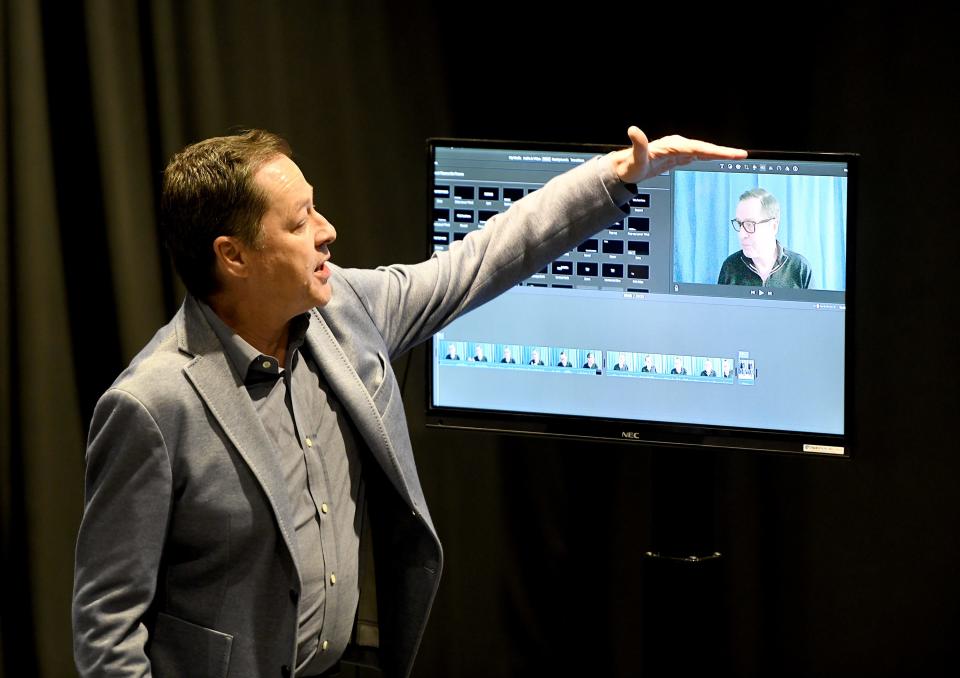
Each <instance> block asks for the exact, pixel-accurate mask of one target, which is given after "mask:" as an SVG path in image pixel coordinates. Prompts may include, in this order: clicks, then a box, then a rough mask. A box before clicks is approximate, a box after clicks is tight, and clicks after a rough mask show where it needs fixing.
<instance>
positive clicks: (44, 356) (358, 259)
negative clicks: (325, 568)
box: [0, 0, 960, 677]
mask: <svg viewBox="0 0 960 678" xmlns="http://www.w3.org/2000/svg"><path fill="white" fill-rule="evenodd" d="M451 4H452V3H439V2H437V3H431V2H426V1H422V2H407V3H390V2H387V1H386V0H381V1H380V2H346V1H343V2H306V1H303V2H283V3H276V2H269V1H268V0H244V1H237V2H226V1H222V2H213V1H212V0H199V1H194V2H173V1H171V0H166V1H164V0H153V1H144V2H122V1H121V2H110V1H106V0H105V1H94V0H88V1H87V2H69V3H60V2H40V1H39V0H0V129H2V135H0V139H2V142H0V143H2V146H0V529H2V532H0V538H2V544H0V545H2V580H0V581H2V590H0V604H2V607H0V615H2V617H0V667H2V669H3V670H2V671H0V673H2V675H10V676H20V675H36V676H44V677H46V676H70V675H73V668H72V658H71V651H70V645H71V639H70V621H69V606H70V593H71V583H72V582H71V577H72V560H73V544H74V539H75V534H76V529H77V525H78V522H79V517H80V511H81V502H82V474H83V447H84V438H85V433H86V427H87V424H88V422H89V418H90V414H91V412H92V409H93V405H94V403H95V402H96V399H97V397H98V396H99V394H100V393H101V392H102V391H103V390H104V389H105V388H106V387H107V386H108V385H109V383H110V382H111V381H112V380H113V378H114V377H115V376H116V375H117V374H118V373H119V371H120V370H121V369H122V367H123V365H124V364H125V363H126V362H127V361H128V360H129V359H130V358H131V357H132V355H133V354H134V353H135V352H136V351H137V350H138V348H139V347H140V346H142V345H143V344H144V343H145V342H146V341H147V340H148V339H149V337H150V336H151V334H152V333H153V332H154V331H155V330H156V329H157V327H159V326H160V325H161V324H163V323H164V322H165V321H166V319H167V318H169V317H170V316H171V315H172V314H173V312H174V311H175V309H176V307H177V305H178V303H179V300H180V298H181V296H182V288H181V287H180V286H179V283H178V282H177V281H176V280H175V276H174V275H173V274H172V272H171V269H170V266H169V264H168V262H167V259H166V257H165V255H164V254H163V252H162V250H161V248H160V246H159V244H158V242H157V237H156V230H155V216H156V202H157V186H158V181H159V177H160V172H161V171H162V168H163V165H164V164H165V161H166V159H167V158H168V157H169V156H170V155H171V154H172V153H173V152H174V151H176V150H177V149H179V148H181V147H182V146H183V145H185V144H187V143H189V142H192V141H195V140H198V139H200V138H204V137H207V136H212V135H217V134H223V133H227V132H229V131H230V130H231V129H234V128H238V127H251V126H260V127H266V128H268V129H271V130H274V131H277V132H279V133H281V134H283V135H285V136H286V137H287V138H289V139H290V141H291V143H292V144H293V147H294V149H295V151H296V152H297V160H298V162H299V163H300V165H301V167H302V168H303V169H304V173H305V175H306V176H307V177H308V178H309V179H310V180H311V182H312V183H313V184H314V185H315V186H316V188H317V194H316V196H317V203H318V205H319V206H320V207H321V210H322V211H323V212H324V213H325V214H326V215H327V216H328V218H330V219H331V221H333V223H334V224H336V225H337V227H338V232H339V240H338V242H337V243H336V245H335V246H334V255H335V257H336V259H337V261H339V263H340V264H342V265H349V266H370V265H375V264H378V263H388V262H392V261H414V260H416V259H418V258H420V257H422V256H423V255H424V253H425V252H426V236H425V229H424V228H422V227H421V224H422V223H423V220H424V218H425V215H424V203H423V200H422V198H421V196H422V195H423V190H424V185H425V177H424V163H423V145H424V144H423V140H424V138H425V137H427V136H430V135H450V134H453V135H459V136H474V137H499V138H530V139H563V140H577V141H601V142H618V141H621V140H622V139H623V138H624V130H625V129H626V126H627V125H628V124H630V123H637V124H640V125H641V126H642V127H643V128H644V129H645V130H646V131H647V132H648V133H649V134H650V135H651V136H659V135H661V134H666V133H670V132H674V131H677V132H682V133H684V134H687V135H690V136H702V137H706V138H710V139H716V140H720V141H723V142H726V143H730V144H736V145H742V146H746V147H753V148H783V149H788V150H849V151H856V152H860V153H862V154H863V167H862V169H863V171H862V179H861V182H860V189H861V195H860V201H859V219H858V222H857V224H856V238H857V240H858V243H859V244H858V252H857V254H858V259H857V266H856V270H855V271H854V272H853V276H854V280H853V281H851V282H852V284H853V285H855V286H856V287H855V289H856V295H857V297H856V298H857V301H858V307H857V309H856V315H855V316H854V334H855V336H854V341H855V342H856V346H857V371H856V377H855V380H854V383H853V384H851V387H852V388H853V389H854V391H855V393H856V394H857V421H856V422H855V423H854V426H855V433H856V437H857V440H858V445H857V448H856V450H855V457H854V459H852V460H850V461H839V460H819V459H790V458H781V457H771V456H756V455H748V454H733V453H727V454H722V455H720V456H712V455H709V454H704V453H698V454H693V453H678V452H667V451H658V450H651V449H646V448H638V447H630V446H615V447H603V446H599V445H598V446H584V445H582V444H571V443H543V442H536V441H530V440H527V439H506V438H497V437H493V436H479V437H468V436H465V435H462V434H455V433H449V432H436V431H429V432H428V431H426V430H425V429H424V427H423V414H422V401H423V396H422V391H423V377H422V374H423V356H422V352H414V353H413V354H412V356H410V357H409V358H403V359H401V360H400V361H399V363H398V365H397V367H398V370H399V371H400V373H401V374H404V373H405V374H407V375H408V379H407V382H406V387H405V397H406V403H407V412H408V417H409V419H410V425H411V431H412V432H413V438H414V445H415V448H416V449H417V451H418V463H419V466H420V471H421V476H422V479H423V483H424V488H425V491H426V495H427V499H428V501H429V502H430V505H431V508H432V513H433V515H434V518H435V522H436V524H437V527H438V529H439V531H440V534H441V538H442V540H443V542H444V547H445V553H446V557H447V567H446V570H445V573H444V578H443V581H442V584H441V590H440V594H439V596H438V599H437V601H436V605H435V608H434V613H433V617H432V619H431V623H430V626H429V627H428V632H427V636H426V637H425V639H424V643H423V646H422V648H421V652H420V656H419V659H418V662H417V665H416V667H415V675H417V676H423V677H427V676H431V677H432V676H491V675H503V676H522V675H539V674H540V673H547V674H551V675H597V676H601V675H617V676H634V675H641V674H643V675H662V674H664V673H667V672H670V673H674V672H677V671H682V670H683V668H684V667H689V666H691V665H697V666H700V667H704V668H709V667H712V668H713V670H715V671H720V672H728V673H733V674H737V675H798V676H800V675H812V674H815V675H901V674H904V673H910V674H916V675H942V674H948V673H952V672H951V670H950V667H951V666H954V665H956V663H957V660H958V650H957V649H956V648H957V644H956V638H957V635H958V631H960V583H958V578H957V576H956V569H957V568H956V563H957V562H958V557H960V543H958V542H960V537H958V532H960V530H958V528H960V520H958V518H960V502H958V495H960V492H958V477H960V455H958V451H960V444H958V443H957V440H956V436H955V435H954V434H953V428H954V420H955V418H956V416H957V405H958V398H957V389H956V386H955V385H954V383H955V376H954V373H955V372H956V367H955V365H954V363H955V362H956V361H955V359H954V358H953V354H954V353H955V352H956V347H957V343H958V342H957V338H958V334H957V332H956V330H954V329H953V323H952V322H951V321H952V316H953V315H955V314H956V312H957V302H956V296H955V291H954V290H953V286H952V279H953V277H954V275H953V270H954V268H955V261H954V260H955V258H956V252H957V245H958V242H957V241H958V237H957V228H958V225H960V224H958V220H957V218H956V216H955V214H954V210H953V203H952V200H951V197H952V196H953V194H954V184H955V177H956V176H957V169H956V163H957V156H958V150H960V148H958V143H957V142H958V134H957V120H958V119H960V116H958V113H960V110H958V108H960V107H958V105H957V101H956V99H957V67H958V59H957V57H958V49H957V46H956V40H955V37H954V36H953V35H952V33H953V30H952V27H953V26H955V25H956V18H957V17H956V12H955V11H950V12H949V13H946V12H945V13H935V12H932V11H930V12H929V13H926V14H922V13H918V12H915V11H911V10H902V11H899V12H898V13H895V14H890V13H882V11H881V10H879V9H877V10H856V9H844V8H841V7H839V6H818V5H816V4H809V3H808V4H804V5H803V6H799V5H797V6H791V7H790V8H787V9H783V10H777V11H773V10H770V9H767V10H766V11H764V12H760V11H759V10H758V11H756V12H749V13H747V14H748V15H749V16H746V15H745V14H744V13H743V12H742V11H739V10H737V11H736V16H732V15H733V14H734V11H733V10H732V9H731V10H729V11H727V10H724V11H723V12H721V11H720V10H712V11H711V12H709V13H707V14H703V13H700V14H696V13H695V12H694V11H693V10H692V9H691V10H688V11H685V12H682V13H681V12H672V11H667V10H657V9H655V8H652V7H650V6H647V5H644V4H634V5H629V6H621V7H620V8H619V9H618V10H617V11H616V12H613V11H611V12H610V13H604V12H601V11H600V10H598V9H591V10H589V11H588V10H586V9H583V8H580V9H577V10H575V11H563V10H560V9H559V6H551V8H550V10H549V11H546V10H543V11H541V10H537V9H524V8H523V7H522V6H521V4H520V3H514V4H512V5H508V4H502V5H501V4H498V3H482V4H476V3H470V4H469V5H468V6H466V7H465V8H463V9H460V10H454V9H452V8H451V7H450V5H451ZM408 368H409V369H408ZM671 545H672V546H676V547H679V548H687V547H690V548H701V547H704V546H709V547H710V548H716V549H717V550H719V551H721V552H722V553H723V554H724V556H723V559H722V562H721V564H720V565H719V566H717V567H715V568H714V569H713V570H711V571H710V574H709V577H707V578H706V579H704V580H703V581H702V582H698V581H693V580H690V579H683V578H682V577H681V578H680V579H677V578H676V577H674V576H672V575H669V574H668V575H665V574H664V573H662V572H658V571H656V570H655V569H651V566H650V563H649V562H648V561H645V560H644V558H643V554H644V552H645V551H647V550H649V549H656V548H661V547H665V546H671ZM678 581H679V582H680V584H679V586H678V584H677V582H678ZM685 582H686V584H690V582H692V584H690V586H686V584H685ZM704 582H705V583H704ZM701 584H702V587H701V588H697V587H698V586H701ZM685 586H686V588H687V589H688V590H687V591H686V593H685V591H684V587H685ZM690 591H694V592H695V593H696V595H687V594H689V592H690ZM701 593H702V595H701ZM704 600H709V601H713V603H711V605H712V606H711V607H710V608H709V609H703V605H700V603H701V602H702V601H704ZM671 601H672V602H673V604H672V606H671ZM671 607H672V609H673V611H674V612H677V611H679V612H681V613H687V619H688V622H687V623H686V625H677V623H676V619H672V618H671V619H668V618H667V617H668V616H670V615H669V614H667V616H664V617H659V618H658V617H657V614H659V613H662V612H669V611H670V609H671ZM681 616H682V615H681ZM703 620H706V622H708V623H706V622H704V621H703ZM663 629H667V630H668V631H670V633H671V634H673V637H672V638H671V637H666V638H665V637H664V634H661V635H660V636H658V635H657V633H658V632H659V631H662V630H663ZM674 631H675V633H674ZM678 639H679V641H682V642H678ZM667 650H669V652H667ZM672 652H676V654H670V653H672ZM669 669H672V670H669ZM668 670H669V671H668Z"/></svg>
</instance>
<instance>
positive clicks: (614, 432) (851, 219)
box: [424, 137, 860, 459]
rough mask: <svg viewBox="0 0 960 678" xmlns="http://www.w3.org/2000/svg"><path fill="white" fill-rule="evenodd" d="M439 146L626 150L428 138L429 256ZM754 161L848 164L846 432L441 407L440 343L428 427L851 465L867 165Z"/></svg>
mask: <svg viewBox="0 0 960 678" xmlns="http://www.w3.org/2000/svg"><path fill="white" fill-rule="evenodd" d="M438 147H449V148H504V149H511V150H531V151H554V152H562V151H565V152H579V153H593V154H597V155H600V154H604V153H607V152H609V151H614V150H618V149H620V148H623V146H622V145H612V144H592V143H563V142H553V141H516V140H503V139H472V138H456V137H432V138H429V139H427V147H426V151H427V152H426V161H427V168H426V169H427V172H426V177H427V179H428V181H429V185H428V186H427V190H426V191H425V194H426V201H427V210H426V215H427V216H426V219H425V221H426V248H427V256H432V255H433V253H434V250H433V241H432V237H431V236H432V233H433V221H432V219H431V218H430V215H431V214H432V213H433V206H434V197H433V190H432V189H433V185H434V183H435V182H434V179H433V177H434V153H435V149H436V148H438ZM748 159H749V160H751V161H752V160H796V161H823V162H845V163H847V179H848V181H847V224H846V253H845V255H846V273H847V275H846V276H845V280H846V289H845V290H844V304H845V310H844V393H843V400H844V416H843V419H844V427H843V428H844V432H843V434H823V433H809V432H795V431H781V430H776V429H760V428H744V427H734V426H728V427H724V426H715V425H709V426H706V425H701V424H684V423H680V422H660V421H646V420H632V421H631V420H624V419H611V418H602V417H581V416H576V415H569V414H562V415H561V414H543V413H518V412H508V411H502V410H496V409H484V410H480V409H467V408H457V407H448V406H437V405H434V404H433V398H432V387H433V368H434V365H433V363H434V361H433V359H432V346H433V339H434V336H431V337H430V338H429V339H428V340H427V342H426V345H427V346H428V347H430V348H428V349H427V355H426V359H425V361H424V362H425V371H426V373H425V388H424V393H425V397H426V426H427V428H431V429H448V430H460V431H476V432H485V433H494V434H503V435H520V436H535V437H547V438H555V439H567V440H582V441H592V442H607V443H609V442H615V443H621V444H626V445H631V444H632V445H641V446H650V447H655V448H669V449H678V448H687V449H701V450H704V451H715V452H719V451H748V452H763V453H772V454H785V455H790V456H798V455H799V456H804V457H827V458H836V459H849V458H850V457H851V456H852V452H853V450H854V449H855V447H856V441H855V438H854V434H855V430H856V429H855V426H854V414H855V411H856V407H855V389H854V375H855V373H856V372H855V367H856V362H855V361H856V353H855V351H854V346H855V341H854V339H853V330H854V328H855V326H856V325H855V322H854V321H855V313H856V301H855V299H856V280H855V276H854V272H855V271H856V250H857V248H856V242H857V238H856V217H857V180H858V177H859V159H860V156H859V155H858V154H856V153H833V152H798V151H770V150H748ZM584 421H589V422H590V427H589V433H584V428H585V427H584V426H583V422H584Z"/></svg>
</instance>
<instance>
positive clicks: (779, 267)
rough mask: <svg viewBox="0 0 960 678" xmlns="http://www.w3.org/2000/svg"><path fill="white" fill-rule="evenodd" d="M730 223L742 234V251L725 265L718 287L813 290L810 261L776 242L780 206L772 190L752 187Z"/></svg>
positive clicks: (741, 201) (735, 254)
mask: <svg viewBox="0 0 960 678" xmlns="http://www.w3.org/2000/svg"><path fill="white" fill-rule="evenodd" d="M730 223H731V224H732V225H733V228H734V230H735V231H737V233H738V234H739V237H740V247H741V249H740V251H739V252H734V253H733V254H731V255H730V256H729V257H727V259H726V261H724V262H723V266H721V267H720V276H719V278H718V279H717V283H718V284H720V285H751V286H754V287H795V288H803V289H806V288H808V287H810V279H811V278H812V277H813V274H812V270H811V268H810V262H808V261H807V260H806V259H805V258H804V257H803V255H800V254H797V253H796V252H791V251H790V250H788V249H787V248H786V247H784V246H783V245H781V244H780V241H779V240H777V231H778V230H779V229H780V203H778V202H777V199H776V197H774V195H773V194H772V193H770V191H768V190H766V189H765V188H752V189H750V190H749V191H745V192H744V193H743V194H741V196H740V201H739V202H738V203H737V215H736V216H735V217H734V218H733V219H731V220H730Z"/></svg>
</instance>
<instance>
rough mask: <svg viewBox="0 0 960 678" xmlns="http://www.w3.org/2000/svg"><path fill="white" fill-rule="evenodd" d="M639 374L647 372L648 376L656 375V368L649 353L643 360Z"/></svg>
mask: <svg viewBox="0 0 960 678" xmlns="http://www.w3.org/2000/svg"><path fill="white" fill-rule="evenodd" d="M640 371H641V372H649V373H650V374H656V373H657V366H656V365H654V364H653V356H652V355H650V354H649V353H648V354H647V355H646V356H644V358H643V367H642V368H641V369H640Z"/></svg>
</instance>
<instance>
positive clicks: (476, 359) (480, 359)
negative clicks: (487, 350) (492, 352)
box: [470, 344, 487, 363]
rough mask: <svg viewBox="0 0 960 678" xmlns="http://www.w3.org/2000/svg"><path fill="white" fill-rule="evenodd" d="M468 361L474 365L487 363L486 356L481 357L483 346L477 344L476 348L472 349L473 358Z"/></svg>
mask: <svg viewBox="0 0 960 678" xmlns="http://www.w3.org/2000/svg"><path fill="white" fill-rule="evenodd" d="M470 360H471V362H475V363H485V362H487V356H485V355H483V346H481V345H480V344H477V346H476V348H474V349H473V357H472V358H470Z"/></svg>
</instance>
